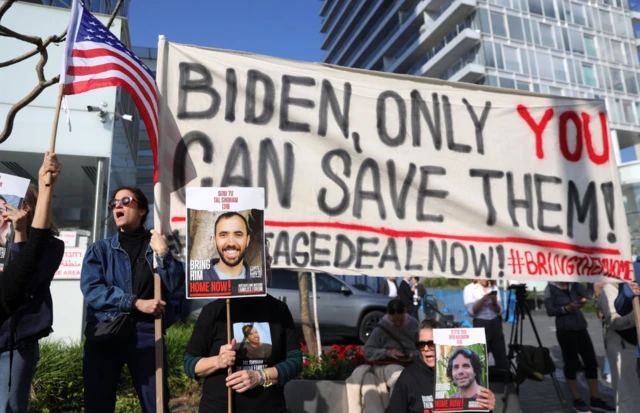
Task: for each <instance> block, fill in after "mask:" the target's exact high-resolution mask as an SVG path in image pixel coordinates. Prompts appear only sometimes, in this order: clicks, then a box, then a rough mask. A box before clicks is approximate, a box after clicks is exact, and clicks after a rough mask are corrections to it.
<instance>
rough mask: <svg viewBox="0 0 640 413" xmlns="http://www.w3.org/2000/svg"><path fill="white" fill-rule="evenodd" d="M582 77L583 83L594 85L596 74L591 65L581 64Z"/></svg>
mask: <svg viewBox="0 0 640 413" xmlns="http://www.w3.org/2000/svg"><path fill="white" fill-rule="evenodd" d="M582 79H583V80H584V84H585V85H587V86H591V87H596V74H595V72H594V70H593V66H592V65H588V64H584V63H583V64H582Z"/></svg>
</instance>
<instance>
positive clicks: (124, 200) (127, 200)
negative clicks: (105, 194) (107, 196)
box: [109, 196, 138, 209]
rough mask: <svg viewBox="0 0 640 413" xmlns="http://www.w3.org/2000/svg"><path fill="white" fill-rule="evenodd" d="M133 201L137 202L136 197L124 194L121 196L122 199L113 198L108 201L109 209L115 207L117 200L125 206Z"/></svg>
mask: <svg viewBox="0 0 640 413" xmlns="http://www.w3.org/2000/svg"><path fill="white" fill-rule="evenodd" d="M134 201H135V202H138V200H137V199H135V198H132V197H130V196H124V197H122V199H116V198H113V199H112V200H111V201H109V209H114V208H115V207H117V206H118V202H121V203H122V206H127V205H129V204H130V203H132V202H134Z"/></svg>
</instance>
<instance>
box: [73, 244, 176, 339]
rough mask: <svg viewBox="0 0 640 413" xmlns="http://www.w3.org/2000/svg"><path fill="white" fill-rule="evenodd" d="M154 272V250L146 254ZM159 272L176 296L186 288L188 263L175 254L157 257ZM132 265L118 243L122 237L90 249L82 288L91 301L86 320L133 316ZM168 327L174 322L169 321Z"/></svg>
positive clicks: (87, 299) (149, 250)
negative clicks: (186, 264) (124, 315)
mask: <svg viewBox="0 0 640 413" xmlns="http://www.w3.org/2000/svg"><path fill="white" fill-rule="evenodd" d="M145 255H146V259H147V262H148V263H149V266H150V267H151V268H152V271H153V250H152V249H151V247H150V246H149V247H148V248H147V251H146V253H145ZM156 261H157V263H158V268H157V272H158V274H159V275H160V278H161V279H162V285H163V288H164V289H166V291H167V292H168V293H169V294H175V293H176V292H178V291H179V290H180V289H181V288H182V289H183V288H184V282H185V268H184V263H182V262H180V261H178V260H175V259H174V258H173V255H172V254H171V251H167V252H166V253H165V254H164V256H162V257H157V259H156ZM132 284H133V283H132V280H131V262H130V260H129V256H128V255H127V253H126V252H125V251H124V249H123V248H122V247H121V245H120V241H119V240H118V235H117V234H116V235H115V236H113V237H111V238H107V239H103V240H100V241H97V242H95V243H94V244H93V245H91V246H90V247H89V249H88V250H87V253H86V255H85V257H84V262H83V264H82V273H81V277H80V289H81V290H82V295H84V299H85V300H86V301H87V318H86V321H88V322H92V321H111V320H113V319H114V318H116V317H118V316H119V315H121V314H123V313H130V312H131V306H132V305H133V301H134V300H135V298H136V297H135V295H133V293H132ZM167 321H168V323H167V325H166V327H168V326H169V325H170V324H171V323H170V322H169V320H167Z"/></svg>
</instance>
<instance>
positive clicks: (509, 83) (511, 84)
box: [498, 77, 516, 89]
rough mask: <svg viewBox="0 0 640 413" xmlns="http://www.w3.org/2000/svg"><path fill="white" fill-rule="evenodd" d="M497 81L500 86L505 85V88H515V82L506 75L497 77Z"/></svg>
mask: <svg viewBox="0 0 640 413" xmlns="http://www.w3.org/2000/svg"><path fill="white" fill-rule="evenodd" d="M498 81H499V82H500V87H505V88H507V89H515V88H516V82H514V81H513V79H510V78H506V77H499V78H498Z"/></svg>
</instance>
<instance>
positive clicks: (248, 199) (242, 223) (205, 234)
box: [186, 187, 267, 298]
mask: <svg viewBox="0 0 640 413" xmlns="http://www.w3.org/2000/svg"><path fill="white" fill-rule="evenodd" d="M264 245H265V239H264V189H263V188H228V187H227V188H188V189H187V262H188V263H189V265H188V269H187V281H186V285H187V298H210V297H225V298H233V297H255V296H264V295H266V293H267V289H266V265H265V251H264Z"/></svg>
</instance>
